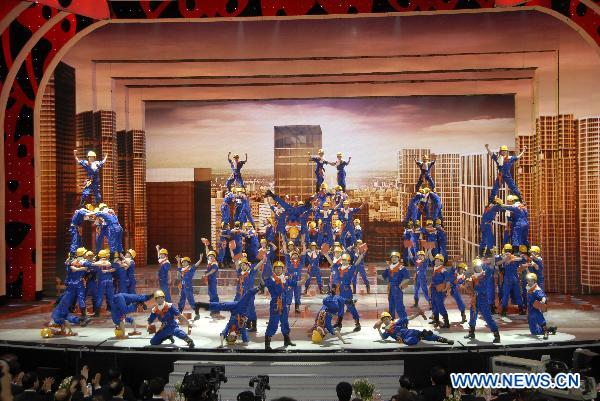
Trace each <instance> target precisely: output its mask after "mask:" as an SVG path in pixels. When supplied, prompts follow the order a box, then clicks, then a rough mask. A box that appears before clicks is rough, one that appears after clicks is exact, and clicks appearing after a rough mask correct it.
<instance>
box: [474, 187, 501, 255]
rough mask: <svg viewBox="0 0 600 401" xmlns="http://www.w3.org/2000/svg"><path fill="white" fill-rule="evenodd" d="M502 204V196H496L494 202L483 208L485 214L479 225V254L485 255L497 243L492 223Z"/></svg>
mask: <svg viewBox="0 0 600 401" xmlns="http://www.w3.org/2000/svg"><path fill="white" fill-rule="evenodd" d="M501 204H502V200H501V199H500V198H496V199H494V203H490V204H489V205H487V206H486V207H485V209H484V210H483V214H482V215H481V224H480V225H479V230H480V231H481V242H479V256H482V255H484V254H485V253H486V251H488V250H489V251H491V250H492V248H493V247H494V246H495V244H496V238H495V237H494V230H493V229H492V223H493V222H494V220H495V219H496V215H497V214H498V212H499V211H500V210H501V207H500V205H501Z"/></svg>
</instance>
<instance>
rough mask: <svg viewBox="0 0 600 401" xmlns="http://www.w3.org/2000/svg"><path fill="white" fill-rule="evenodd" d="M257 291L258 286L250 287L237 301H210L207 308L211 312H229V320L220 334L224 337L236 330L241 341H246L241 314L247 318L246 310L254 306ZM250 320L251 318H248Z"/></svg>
mask: <svg viewBox="0 0 600 401" xmlns="http://www.w3.org/2000/svg"><path fill="white" fill-rule="evenodd" d="M257 292H258V288H251V289H250V290H248V291H246V292H245V293H244V295H243V296H242V297H241V298H240V299H239V300H237V301H233V302H218V301H216V302H212V301H211V302H210V304H209V306H208V310H210V311H211V312H221V311H228V312H231V316H230V317H229V321H228V322H227V324H226V325H225V328H224V329H223V331H222V332H221V335H222V336H223V337H225V338H227V336H228V335H229V333H230V332H232V331H233V332H237V333H239V334H240V336H241V337H242V341H243V342H245V343H247V342H248V328H247V327H246V325H243V324H242V319H241V316H242V315H243V316H246V317H248V319H250V317H249V316H248V311H249V310H250V309H251V308H252V307H253V306H254V297H255V296H256V293H257ZM250 320H251V319H250Z"/></svg>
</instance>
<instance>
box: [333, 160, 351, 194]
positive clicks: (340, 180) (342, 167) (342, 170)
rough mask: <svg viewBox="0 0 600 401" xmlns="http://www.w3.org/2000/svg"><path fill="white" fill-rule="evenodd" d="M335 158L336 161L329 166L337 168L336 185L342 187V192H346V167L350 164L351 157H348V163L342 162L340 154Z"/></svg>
mask: <svg viewBox="0 0 600 401" xmlns="http://www.w3.org/2000/svg"><path fill="white" fill-rule="evenodd" d="M336 156H337V160H336V161H335V162H331V163H329V164H330V165H332V166H334V167H335V168H337V184H338V185H339V186H340V187H342V191H344V192H346V166H347V165H349V164H350V160H352V156H350V157H348V161H345V160H344V155H343V153H342V152H338V153H337V155H336Z"/></svg>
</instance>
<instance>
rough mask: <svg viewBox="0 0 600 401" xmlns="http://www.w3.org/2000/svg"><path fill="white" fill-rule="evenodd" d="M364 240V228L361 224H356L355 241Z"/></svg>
mask: <svg viewBox="0 0 600 401" xmlns="http://www.w3.org/2000/svg"><path fill="white" fill-rule="evenodd" d="M358 240H361V241H362V240H363V230H362V227H361V226H354V242H356V241H358Z"/></svg>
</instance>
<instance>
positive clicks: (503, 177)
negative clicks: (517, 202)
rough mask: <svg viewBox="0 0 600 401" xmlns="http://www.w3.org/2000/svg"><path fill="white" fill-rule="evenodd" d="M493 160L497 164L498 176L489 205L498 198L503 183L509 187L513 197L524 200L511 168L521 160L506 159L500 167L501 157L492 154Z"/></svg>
mask: <svg viewBox="0 0 600 401" xmlns="http://www.w3.org/2000/svg"><path fill="white" fill-rule="evenodd" d="M492 160H493V161H494V163H495V164H496V168H497V170H498V174H497V176H496V180H495V181H494V185H493V186H492V192H490V197H489V198H488V203H492V202H493V201H494V199H495V198H496V196H498V190H499V189H500V185H501V184H502V182H504V183H506V185H508V188H509V189H510V192H512V193H513V195H516V196H518V197H519V199H522V198H523V196H522V195H521V192H520V191H519V188H518V187H517V184H515V180H513V177H512V174H511V173H510V168H511V167H512V165H513V164H514V163H515V162H516V161H517V160H519V158H518V157H516V156H508V157H505V158H504V163H503V164H502V165H500V155H499V154H498V153H494V154H492Z"/></svg>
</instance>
